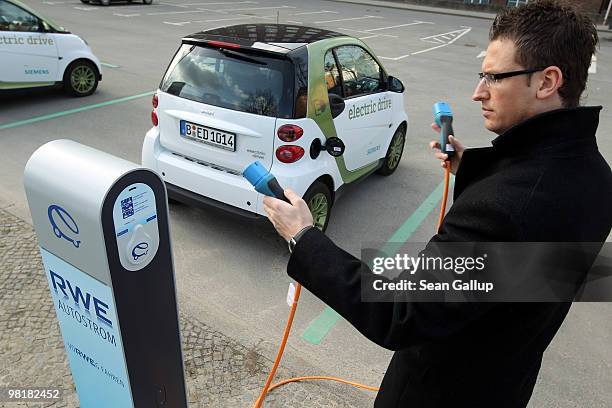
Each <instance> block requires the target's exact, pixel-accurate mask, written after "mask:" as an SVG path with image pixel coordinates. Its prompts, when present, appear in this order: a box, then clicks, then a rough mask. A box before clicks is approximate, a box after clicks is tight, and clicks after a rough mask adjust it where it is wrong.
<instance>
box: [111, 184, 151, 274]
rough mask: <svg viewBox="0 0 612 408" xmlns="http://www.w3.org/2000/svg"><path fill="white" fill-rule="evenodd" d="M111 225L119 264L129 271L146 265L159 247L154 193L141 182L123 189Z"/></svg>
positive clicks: (115, 206)
mask: <svg viewBox="0 0 612 408" xmlns="http://www.w3.org/2000/svg"><path fill="white" fill-rule="evenodd" d="M113 223H114V225H115V234H116V237H117V249H118V250H119V261H120V262H121V265H122V266H123V267H124V268H125V269H127V270H128V271H137V270H140V269H142V268H144V267H145V266H147V265H148V264H149V262H151V260H152V259H153V258H154V256H155V254H156V253H157V249H158V248H159V229H158V226H157V207H156V204H155V194H154V193H153V190H152V189H151V187H149V186H148V185H146V184H144V183H134V184H131V185H129V186H128V187H126V188H125V189H124V190H123V191H122V192H121V193H120V194H119V196H118V197H117V199H116V200H115V204H114V206H113Z"/></svg>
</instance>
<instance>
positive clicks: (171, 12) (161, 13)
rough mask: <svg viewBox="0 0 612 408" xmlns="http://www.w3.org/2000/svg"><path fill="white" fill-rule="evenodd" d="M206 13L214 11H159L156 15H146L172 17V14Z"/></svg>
mask: <svg viewBox="0 0 612 408" xmlns="http://www.w3.org/2000/svg"><path fill="white" fill-rule="evenodd" d="M206 11H214V10H208V9H197V10H185V11H159V12H157V13H147V16H167V15H172V14H192V13H204V12H206Z"/></svg>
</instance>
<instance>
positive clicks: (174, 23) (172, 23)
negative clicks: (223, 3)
mask: <svg viewBox="0 0 612 408" xmlns="http://www.w3.org/2000/svg"><path fill="white" fill-rule="evenodd" d="M275 17H276V16H248V15H241V16H239V17H230V18H216V19H212V20H195V21H164V24H169V25H175V26H181V27H182V26H184V25H185V24H191V23H198V24H199V23H216V22H219V21H234V20H250V19H254V18H263V19H267V18H275Z"/></svg>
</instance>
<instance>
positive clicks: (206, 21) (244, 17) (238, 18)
mask: <svg viewBox="0 0 612 408" xmlns="http://www.w3.org/2000/svg"><path fill="white" fill-rule="evenodd" d="M274 17H276V16H247V15H243V16H240V17H231V18H217V19H214V20H197V21H192V23H216V22H217V21H231V20H248V19H251V18H264V19H266V18H274Z"/></svg>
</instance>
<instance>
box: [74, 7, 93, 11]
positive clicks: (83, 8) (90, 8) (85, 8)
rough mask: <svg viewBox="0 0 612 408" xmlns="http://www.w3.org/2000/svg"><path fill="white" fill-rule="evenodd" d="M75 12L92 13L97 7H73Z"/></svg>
mask: <svg viewBox="0 0 612 408" xmlns="http://www.w3.org/2000/svg"><path fill="white" fill-rule="evenodd" d="M73 8H75V9H77V10H83V11H93V10H97V9H98V7H73Z"/></svg>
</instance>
